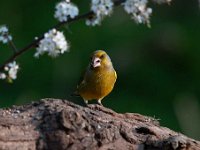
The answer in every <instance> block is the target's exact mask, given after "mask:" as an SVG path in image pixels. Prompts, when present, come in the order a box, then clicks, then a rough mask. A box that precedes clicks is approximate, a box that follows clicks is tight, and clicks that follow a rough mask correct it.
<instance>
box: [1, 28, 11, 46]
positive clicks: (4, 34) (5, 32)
mask: <svg viewBox="0 0 200 150" xmlns="http://www.w3.org/2000/svg"><path fill="white" fill-rule="evenodd" d="M11 40H12V36H11V35H9V31H8V28H7V27H6V26H5V25H3V26H1V27H0V42H2V43H4V44H6V43H8V42H9V41H11Z"/></svg>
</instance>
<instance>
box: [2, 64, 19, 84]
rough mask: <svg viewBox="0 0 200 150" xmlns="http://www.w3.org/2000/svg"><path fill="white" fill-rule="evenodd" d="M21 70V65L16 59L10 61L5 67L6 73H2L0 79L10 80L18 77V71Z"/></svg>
mask: <svg viewBox="0 0 200 150" xmlns="http://www.w3.org/2000/svg"><path fill="white" fill-rule="evenodd" d="M18 70H19V65H18V64H17V63H16V61H13V62H10V63H8V64H7V65H6V66H5V67H4V73H0V79H8V81H9V82H12V80H15V79H17V72H18Z"/></svg>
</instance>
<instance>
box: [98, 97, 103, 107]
mask: <svg viewBox="0 0 200 150" xmlns="http://www.w3.org/2000/svg"><path fill="white" fill-rule="evenodd" d="M102 99H103V98H101V99H98V101H97V102H98V104H99V105H101V106H103V105H102V103H101V100H102Z"/></svg>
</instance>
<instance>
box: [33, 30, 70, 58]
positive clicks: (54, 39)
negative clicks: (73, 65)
mask: <svg viewBox="0 0 200 150" xmlns="http://www.w3.org/2000/svg"><path fill="white" fill-rule="evenodd" d="M68 49H69V44H68V43H67V41H66V39H65V36H64V34H63V33H62V32H60V31H57V30H56V29H52V30H50V31H49V32H48V33H45V34H44V38H43V39H42V40H41V41H40V42H39V46H38V47H37V52H36V53H35V55H34V56H35V57H39V55H42V54H44V53H48V55H49V56H51V57H56V56H58V55H59V54H63V53H64V52H66V51H68Z"/></svg>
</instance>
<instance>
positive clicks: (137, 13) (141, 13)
mask: <svg viewBox="0 0 200 150" xmlns="http://www.w3.org/2000/svg"><path fill="white" fill-rule="evenodd" d="M123 6H124V10H125V11H126V12H127V13H128V14H131V15H132V18H133V19H134V20H135V21H136V22H137V23H146V24H147V25H149V24H150V21H149V19H150V15H151V14H152V9H151V8H148V7H147V0H126V1H125V2H124V3H123Z"/></svg>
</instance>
